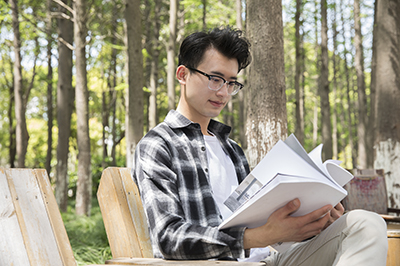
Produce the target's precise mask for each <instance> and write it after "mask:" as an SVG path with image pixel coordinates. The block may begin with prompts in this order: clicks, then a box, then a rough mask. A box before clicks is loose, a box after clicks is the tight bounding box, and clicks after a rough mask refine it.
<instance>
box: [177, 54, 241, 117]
mask: <svg viewBox="0 0 400 266" xmlns="http://www.w3.org/2000/svg"><path fill="white" fill-rule="evenodd" d="M185 69H186V70H185V72H186V78H185V81H184V83H182V81H181V80H180V82H181V83H182V84H185V86H183V88H182V92H181V100H180V105H183V106H181V107H183V108H184V109H183V110H184V112H185V113H184V114H183V115H185V116H186V117H187V118H189V119H190V120H192V121H194V122H200V121H204V119H210V118H212V117H216V116H218V115H219V113H220V112H221V110H222V109H223V108H224V107H225V105H226V104H227V103H228V101H229V100H230V98H231V96H230V95H229V94H228V91H227V84H224V85H223V86H222V88H221V89H220V90H218V91H212V90H210V89H209V88H208V82H209V79H208V78H207V77H206V76H204V75H202V74H200V73H198V72H195V71H193V72H191V73H190V71H189V69H187V68H185ZM196 69H198V70H200V71H202V72H204V73H206V74H209V75H216V76H220V77H222V78H224V79H225V80H227V81H235V80H236V79H237V70H238V62H237V60H236V59H235V58H233V59H229V58H227V57H225V56H223V55H222V54H221V53H220V52H218V51H217V50H216V49H213V48H211V49H209V50H207V51H206V52H205V54H204V56H203V60H202V61H201V63H200V64H199V65H198V66H197V68H196ZM199 119H200V120H199Z"/></svg>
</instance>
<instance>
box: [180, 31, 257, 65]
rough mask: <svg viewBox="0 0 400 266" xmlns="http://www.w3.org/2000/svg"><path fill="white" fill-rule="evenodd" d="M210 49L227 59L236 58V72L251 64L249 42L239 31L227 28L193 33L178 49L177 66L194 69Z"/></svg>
mask: <svg viewBox="0 0 400 266" xmlns="http://www.w3.org/2000/svg"><path fill="white" fill-rule="evenodd" d="M210 48H215V49H216V50H217V51H218V52H220V53H221V54H223V55H224V56H226V57H227V58H236V60H237V61H238V65H239V69H238V72H239V71H240V70H241V69H244V68H246V67H247V66H248V65H249V64H250V62H251V55H250V51H249V48H250V42H249V41H248V40H247V39H246V38H245V37H243V36H242V31H241V30H238V29H232V28H231V27H229V26H228V27H225V28H214V29H211V30H210V31H208V32H195V33H192V34H191V35H189V36H188V37H186V38H185V39H184V40H183V42H182V44H181V47H180V49H179V57H178V59H179V65H184V66H187V67H192V68H196V67H197V66H198V65H199V64H200V63H201V60H203V56H204V53H205V52H206V51H207V50H208V49H210Z"/></svg>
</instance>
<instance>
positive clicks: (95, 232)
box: [62, 200, 112, 265]
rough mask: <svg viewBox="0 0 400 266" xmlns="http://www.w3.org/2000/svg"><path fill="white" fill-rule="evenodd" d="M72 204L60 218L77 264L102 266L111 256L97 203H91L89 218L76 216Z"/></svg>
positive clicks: (94, 201)
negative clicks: (97, 265) (98, 265)
mask: <svg viewBox="0 0 400 266" xmlns="http://www.w3.org/2000/svg"><path fill="white" fill-rule="evenodd" d="M72 204H73V202H70V206H68V211H67V212H66V213H62V218H63V221H64V225H65V229H66V230H67V234H68V237H69V240H70V243H71V246H72V251H73V252H74V256H75V259H76V261H77V264H78V265H88V264H104V262H105V261H106V260H108V259H111V258H112V256H111V250H110V247H109V245H108V239H107V234H106V232H105V229H104V223H103V219H102V216H101V212H100V208H99V206H98V204H97V201H96V200H93V202H92V204H93V207H92V211H91V216H90V217H86V216H80V215H76V213H75V210H74V209H73V208H72V206H74V205H72Z"/></svg>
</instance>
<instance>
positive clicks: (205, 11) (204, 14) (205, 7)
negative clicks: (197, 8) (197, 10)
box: [203, 0, 207, 31]
mask: <svg viewBox="0 0 400 266" xmlns="http://www.w3.org/2000/svg"><path fill="white" fill-rule="evenodd" d="M206 17H207V0H203V31H205V30H207V21H206Z"/></svg>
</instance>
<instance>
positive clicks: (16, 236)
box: [0, 168, 29, 265]
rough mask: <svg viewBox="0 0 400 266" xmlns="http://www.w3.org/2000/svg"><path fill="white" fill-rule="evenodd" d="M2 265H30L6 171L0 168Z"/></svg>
mask: <svg viewBox="0 0 400 266" xmlns="http://www.w3.org/2000/svg"><path fill="white" fill-rule="evenodd" d="M0 232H1V235H0V265H29V259H28V254H27V253H26V250H25V244H24V239H23V238H22V234H21V230H20V227H19V223H18V218H17V215H16V211H15V208H14V204H13V200H12V198H11V193H10V189H9V186H8V182H7V177H6V173H5V171H4V169H2V168H0Z"/></svg>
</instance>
